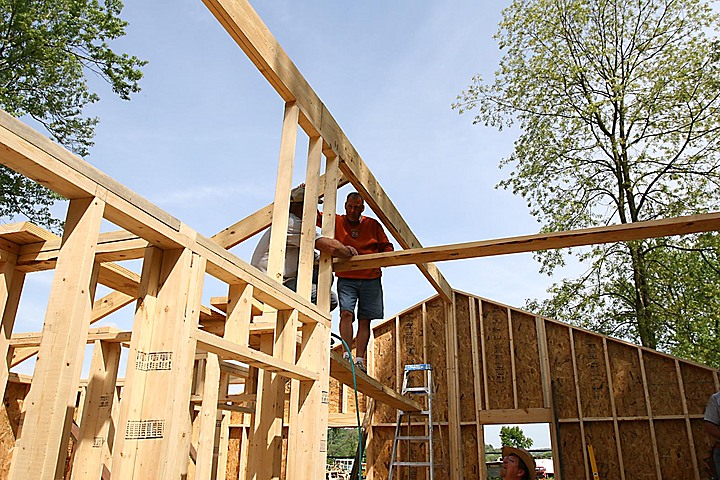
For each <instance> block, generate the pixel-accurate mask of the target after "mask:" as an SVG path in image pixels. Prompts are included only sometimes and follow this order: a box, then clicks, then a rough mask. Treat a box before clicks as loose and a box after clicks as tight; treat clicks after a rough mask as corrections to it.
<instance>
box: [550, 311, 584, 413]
mask: <svg viewBox="0 0 720 480" xmlns="http://www.w3.org/2000/svg"><path fill="white" fill-rule="evenodd" d="M545 334H546V336H547V344H548V357H549V359H550V377H551V379H552V386H553V392H554V401H555V406H556V408H557V416H558V418H577V416H578V409H577V400H576V394H575V374H574V371H573V364H572V355H571V354H570V352H571V350H570V329H569V328H568V327H567V326H564V325H560V324H558V323H555V322H547V321H546V322H545Z"/></svg>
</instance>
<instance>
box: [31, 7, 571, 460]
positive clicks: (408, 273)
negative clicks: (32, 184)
mask: <svg viewBox="0 0 720 480" xmlns="http://www.w3.org/2000/svg"><path fill="white" fill-rule="evenodd" d="M252 3H253V6H254V8H255V9H256V10H257V12H258V13H259V15H260V17H261V18H262V19H263V20H264V21H265V23H266V24H267V26H268V27H269V28H270V31H271V32H272V33H273V34H274V35H275V36H276V38H277V39H278V40H279V42H280V44H281V45H282V46H283V48H284V49H285V51H286V52H287V53H288V54H289V56H290V58H291V59H292V60H293V61H294V62H295V64H296V65H297V67H298V68H299V70H300V71H301V72H302V74H303V75H304V76H305V78H306V79H307V81H308V82H309V83H310V85H311V86H312V87H313V89H314V90H315V91H316V93H317V94H318V95H319V97H320V98H321V99H322V101H323V102H324V103H325V105H326V106H327V107H328V108H329V110H330V112H331V113H332V114H333V116H334V117H335V119H336V120H337V121H338V123H339V125H340V126H341V128H342V129H343V130H344V132H345V134H346V135H347V137H348V138H349V139H350V141H351V142H352V143H353V145H354V146H355V148H356V149H357V151H358V152H359V153H360V155H361V156H362V158H363V159H364V161H365V162H366V164H367V165H368V166H369V168H370V169H371V170H372V172H373V173H374V174H375V176H376V177H377V179H378V180H379V182H380V183H381V184H382V186H383V187H384V189H385V191H386V192H387V193H388V195H389V196H390V198H391V199H392V201H393V202H394V203H395V205H396V206H397V207H398V209H399V211H400V212H401V213H402V215H403V216H404V218H405V219H406V221H407V222H408V224H409V225H410V227H411V228H412V229H413V231H414V232H415V234H416V236H417V237H418V238H419V240H420V241H421V242H422V244H423V245H426V246H432V245H444V244H450V243H458V242H467V241H474V240H485V239H491V238H497V237H506V236H514V235H524V234H530V233H535V232H537V231H538V229H539V226H538V224H537V223H536V222H535V220H534V219H533V218H532V217H531V216H530V215H529V213H528V210H527V208H526V206H525V203H524V202H523V200H522V199H521V198H519V197H515V196H513V195H512V194H511V193H510V192H507V191H504V190H496V189H495V188H494V185H495V184H496V183H497V182H498V181H499V180H500V179H501V178H503V177H504V176H505V175H507V173H508V171H507V170H499V169H498V164H499V161H500V160H501V159H502V158H504V157H506V156H508V155H509V153H510V152H511V149H512V146H513V141H514V139H515V138H516V136H517V132H516V131H513V130H507V131H503V132H498V131H496V130H494V129H490V128H485V127H482V126H478V125H475V126H474V125H472V116H471V115H467V114H466V115H458V113H457V112H456V111H453V110H452V109H451V108H450V105H451V103H452V102H453V101H454V99H455V97H456V96H457V95H458V94H459V93H460V91H461V90H463V89H464V88H465V87H466V86H467V85H468V84H469V83H470V79H471V77H472V76H473V75H474V74H477V73H481V74H482V75H483V77H484V78H486V79H490V78H492V74H493V72H494V70H495V69H496V68H497V65H498V61H499V59H500V52H499V50H498V48H497V45H496V43H495V41H494V40H493V38H492V35H493V34H494V33H495V32H496V31H497V23H498V21H499V20H500V8H501V7H502V6H503V5H504V2H495V1H490V0H456V1H452V2H450V1H425V0H412V1H410V0H396V1H393V2H377V1H368V2H341V1H328V0H317V1H312V2H310V1H304V2H299V1H290V0H273V1H255V2H252ZM123 18H125V19H126V20H127V21H129V22H130V25H129V26H128V28H127V35H126V36H125V37H124V38H123V39H121V40H119V41H117V42H116V43H115V45H114V46H115V47H116V49H118V50H122V51H125V52H128V53H130V54H133V55H137V56H139V57H140V58H143V59H145V60H148V61H149V64H148V65H147V66H146V67H145V68H144V72H145V77H144V78H143V80H142V81H141V86H142V88H143V90H142V92H141V93H139V94H137V95H135V96H134V97H133V99H132V101H130V102H123V101H120V100H117V99H116V98H114V97H113V94H112V92H110V90H109V88H108V87H107V86H106V85H104V84H102V83H101V82H99V81H92V82H91V83H92V86H93V88H95V89H96V90H98V91H99V93H100V95H101V96H102V100H101V101H100V102H99V103H98V104H96V105H93V106H92V108H91V109H90V110H89V111H88V113H90V114H93V115H98V116H99V117H100V120H101V122H100V125H99V126H98V128H97V135H96V138H95V142H96V145H95V147H93V149H92V150H91V154H90V156H89V157H88V158H87V160H88V161H89V162H90V163H92V164H93V165H95V166H96V167H98V168H99V169H101V170H103V171H104V172H106V173H108V174H109V175H111V176H112V177H113V178H115V179H116V180H118V181H120V182H122V183H123V184H125V185H127V186H128V187H129V188H131V189H132V190H134V191H136V192H137V193H139V194H140V195H142V196H144V197H146V198H147V199H149V200H150V201H152V202H154V203H155V204H157V205H159V206H160V207H162V208H163V209H165V210H166V211H168V212H170V213H171V214H172V215H174V216H175V217H177V218H179V219H180V220H182V221H183V222H185V223H187V224H188V225H190V226H191V227H193V228H194V229H195V230H197V231H199V232H200V233H202V234H203V235H206V236H211V235H213V234H214V233H216V232H218V231H220V230H221V229H223V228H225V227H227V226H228V225H231V224H232V223H234V222H235V221H237V220H239V219H241V218H243V217H245V216H246V215H248V214H250V213H252V212H254V211H256V210H257V209H258V208H260V207H262V206H265V205H267V204H268V203H270V202H271V201H272V199H273V195H274V185H275V175H276V169H277V158H278V152H279V137H280V126H281V119H282V112H283V103H282V100H281V99H280V97H279V96H278V95H277V94H276V93H275V91H274V90H273V89H272V87H271V86H270V85H269V84H268V83H267V81H266V80H265V79H264V78H263V77H262V76H261V74H260V73H259V72H258V71H257V69H256V68H255V67H254V66H253V65H252V63H251V62H250V61H249V60H248V59H247V57H246V56H245V54H244V53H243V52H242V51H241V50H240V48H239V47H238V46H237V45H236V44H235V43H234V42H233V40H232V39H231V38H230V36H229V35H228V34H227V33H226V32H225V31H224V29H223V28H222V27H221V25H220V24H219V23H218V22H217V21H216V20H215V18H214V17H213V16H212V15H211V14H210V12H209V11H208V10H207V8H206V7H205V6H204V5H203V4H202V2H201V1H200V0H193V1H190V0H173V1H169V0H155V1H152V2H144V1H137V0H128V1H126V5H125V9H124V12H123ZM306 145H307V143H306V139H305V136H304V134H303V133H302V132H301V134H300V136H299V142H298V156H297V158H298V160H297V164H296V168H295V172H294V176H295V178H296V180H297V182H299V181H301V179H302V177H303V176H304V168H305V167H304V162H303V157H304V155H305V149H306ZM348 191H349V190H348V189H347V188H345V189H343V190H342V192H341V196H342V198H344V195H345V194H346V193H347V192H348ZM340 203H342V202H340ZM366 213H370V212H366ZM371 215H372V214H371ZM254 245H255V240H254V239H251V240H249V241H248V242H246V243H245V244H242V245H240V246H238V247H236V248H235V249H234V250H233V251H234V252H235V253H236V254H237V255H238V256H240V257H241V258H244V259H246V260H249V258H250V255H251V253H252V249H253V248H254ZM396 245H397V244H396ZM439 267H440V269H441V271H442V272H443V274H444V275H445V277H446V278H447V280H448V281H449V282H450V284H451V285H452V286H453V287H454V288H456V289H459V290H463V291H467V292H470V293H473V294H476V295H480V296H482V297H486V298H489V299H493V300H496V301H499V302H502V303H505V304H509V305H513V306H520V307H521V306H522V305H523V304H524V301H525V299H526V298H532V297H544V296H545V289H546V288H547V286H548V285H549V284H550V283H551V282H552V279H549V278H548V277H546V276H544V275H541V274H540V273H538V264H537V263H535V262H534V260H533V259H532V257H531V256H530V255H527V254H521V255H510V256H503V257H495V258H485V259H476V260H462V261H455V262H445V263H441V264H439ZM34 276H35V275H33V276H31V277H34ZM561 276H562V272H560V274H559V276H558V277H556V278H560V277H561ZM38 278H40V280H38V281H36V283H38V284H39V285H37V286H36V285H32V286H31V285H28V288H29V289H33V288H36V289H38V290H42V289H43V288H47V285H48V284H49V281H48V280H43V279H42V278H43V277H38ZM384 287H385V306H386V315H388V316H389V315H391V314H393V313H396V312H399V311H401V310H403V309H405V308H407V307H409V306H411V305H414V304H416V303H418V302H420V301H422V300H424V299H425V298H427V297H429V296H430V295H433V294H434V290H433V289H432V288H431V287H430V285H429V284H428V283H427V281H426V280H425V278H424V277H423V276H422V275H421V274H420V272H419V270H418V269H417V268H416V267H414V266H405V267H394V268H388V269H385V274H384ZM206 290H208V292H207V294H206V297H207V298H205V301H207V300H208V299H209V296H211V295H223V294H224V293H225V292H224V291H221V290H215V291H209V290H211V289H210V288H206ZM38 316H39V318H38ZM41 319H42V312H38V311H36V310H34V309H33V307H32V306H31V305H27V304H24V305H23V310H22V311H21V316H20V319H19V322H18V329H17V330H18V331H30V330H37V329H38V328H39V327H37V325H38V321H40V322H41ZM334 322H337V318H335V319H334ZM40 325H41V323H40ZM335 329H336V328H335ZM537 435H538V436H540V435H541V434H539V433H538V434H537ZM545 435H546V434H545ZM533 436H535V435H533ZM486 443H492V444H493V445H499V440H497V438H494V437H492V436H488V438H486ZM536 446H539V447H545V446H549V441H546V440H545V439H542V440H541V439H540V438H539V437H537V438H536Z"/></svg>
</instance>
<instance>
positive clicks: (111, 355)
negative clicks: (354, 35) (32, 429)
mask: <svg viewBox="0 0 720 480" xmlns="http://www.w3.org/2000/svg"><path fill="white" fill-rule="evenodd" d="M121 349H122V346H121V345H120V344H119V343H109V342H104V341H100V340H96V341H95V348H94V350H93V358H92V362H91V364H90V375H89V378H88V385H87V393H86V394H85V402H84V407H83V409H82V411H83V414H82V417H81V420H80V435H79V438H78V443H77V447H76V448H75V461H74V462H73V469H72V477H71V478H72V480H80V479H87V480H96V479H97V478H98V477H99V476H100V475H101V474H102V471H103V462H104V461H105V459H106V458H107V456H108V454H107V450H108V433H109V431H110V423H111V418H110V417H111V413H112V407H113V400H114V393H115V383H116V381H117V373H118V365H119V363H120V351H121Z"/></svg>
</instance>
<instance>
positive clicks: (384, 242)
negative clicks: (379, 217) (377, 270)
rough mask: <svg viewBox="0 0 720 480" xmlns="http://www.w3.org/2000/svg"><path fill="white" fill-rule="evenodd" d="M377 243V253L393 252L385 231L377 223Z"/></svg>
mask: <svg viewBox="0 0 720 480" xmlns="http://www.w3.org/2000/svg"><path fill="white" fill-rule="evenodd" d="M376 236H377V241H378V252H380V253H382V252H392V251H393V250H394V248H393V244H392V243H390V240H388V237H387V235H386V234H385V229H384V228H383V227H382V225H381V224H380V222H377V235H376Z"/></svg>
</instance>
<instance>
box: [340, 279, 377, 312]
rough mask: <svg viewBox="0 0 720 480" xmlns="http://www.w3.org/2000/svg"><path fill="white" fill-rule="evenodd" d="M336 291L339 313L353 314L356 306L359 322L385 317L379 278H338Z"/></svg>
mask: <svg viewBox="0 0 720 480" xmlns="http://www.w3.org/2000/svg"><path fill="white" fill-rule="evenodd" d="M337 291H338V297H339V298H340V311H341V312H342V311H347V312H353V313H355V306H356V305H357V307H358V309H357V318H359V319H360V320H375V319H377V318H383V317H384V316H385V315H384V308H383V291H382V282H381V281H380V277H378V278H371V279H364V278H338V285H337Z"/></svg>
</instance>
